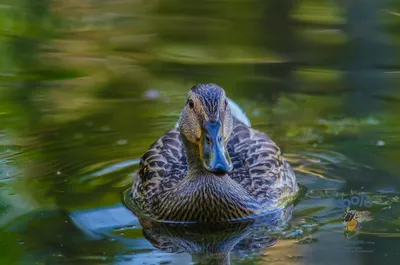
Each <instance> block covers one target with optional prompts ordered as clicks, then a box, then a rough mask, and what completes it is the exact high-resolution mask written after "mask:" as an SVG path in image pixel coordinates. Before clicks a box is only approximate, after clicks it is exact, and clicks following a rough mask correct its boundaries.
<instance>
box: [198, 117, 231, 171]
mask: <svg viewBox="0 0 400 265" xmlns="http://www.w3.org/2000/svg"><path fill="white" fill-rule="evenodd" d="M200 154H201V156H202V160H203V165H204V167H205V168H206V169H207V170H208V171H210V172H212V173H214V174H216V175H224V174H227V173H229V172H231V171H232V168H233V166H232V162H231V159H230V157H229V153H228V151H227V148H226V145H225V141H224V138H223V135H222V128H221V122H219V121H217V122H210V121H206V122H204V123H203V133H202V139H201V144H200Z"/></svg>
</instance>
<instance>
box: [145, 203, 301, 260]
mask: <svg viewBox="0 0 400 265" xmlns="http://www.w3.org/2000/svg"><path fill="white" fill-rule="evenodd" d="M292 211H293V206H289V207H287V208H285V209H281V210H277V211H274V212H271V213H268V214H266V215H263V216H259V217H254V218H251V219H246V220H241V221H235V222H224V223H216V224H212V225H210V224H208V225H205V224H181V223H180V224H178V223H161V222H155V221H151V220H148V219H144V218H139V221H140V224H141V225H142V227H143V234H144V237H145V238H146V239H147V240H148V241H149V242H150V243H151V244H152V245H153V246H154V247H156V248H158V249H160V250H161V251H165V252H175V253H176V252H187V253H189V254H191V255H192V257H193V262H194V263H195V264H207V265H226V264H230V259H231V258H230V253H231V252H232V251H243V252H245V253H250V252H254V251H257V250H260V249H265V248H268V247H271V246H273V245H274V244H275V243H276V242H277V241H278V238H279V236H278V235H277V233H274V231H276V229H277V228H278V227H281V226H283V225H284V224H286V223H287V221H288V220H290V218H291V216H292Z"/></svg>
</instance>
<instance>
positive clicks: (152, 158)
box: [138, 127, 187, 190]
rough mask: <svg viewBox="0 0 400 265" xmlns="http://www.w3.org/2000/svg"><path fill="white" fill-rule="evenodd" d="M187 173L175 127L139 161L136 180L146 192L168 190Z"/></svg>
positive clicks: (180, 141) (184, 156)
mask: <svg viewBox="0 0 400 265" xmlns="http://www.w3.org/2000/svg"><path fill="white" fill-rule="evenodd" d="M186 171H187V162H186V155H185V152H184V149H183V143H182V140H181V137H180V133H179V131H178V129H177V128H176V127H174V128H173V129H171V130H170V131H168V132H167V133H165V134H164V135H163V136H161V137H160V138H159V139H158V140H157V141H156V142H154V143H153V144H152V145H151V146H150V148H149V149H148V150H147V151H146V152H145V153H144V154H143V156H142V157H141V159H140V164H139V170H138V179H139V180H140V182H141V183H142V185H145V186H146V190H151V189H152V188H157V187H158V188H160V185H159V184H160V183H163V185H162V187H166V188H168V186H171V185H173V184H174V183H175V182H178V181H179V180H181V179H182V178H183V177H184V175H185V172H186Z"/></svg>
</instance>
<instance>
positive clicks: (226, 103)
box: [225, 99, 228, 109]
mask: <svg viewBox="0 0 400 265" xmlns="http://www.w3.org/2000/svg"><path fill="white" fill-rule="evenodd" d="M226 107H228V100H226V99H225V109H226Z"/></svg>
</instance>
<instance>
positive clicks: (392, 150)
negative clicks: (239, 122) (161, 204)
mask: <svg viewBox="0 0 400 265" xmlns="http://www.w3.org/2000/svg"><path fill="white" fill-rule="evenodd" d="M375 2H377V1H375ZM375 2H373V1H362V0H353V1H350V2H349V3H347V2H346V4H345V3H344V1H314V0H301V1H286V0H282V1H261V0H252V1H245V0H234V1H224V0H220V1H197V2H190V3H189V1H183V0H174V1H139V0H131V1H128V0H119V1H111V0H102V1H99V0H84V1H75V0H69V1H59V0H53V1H36V0H19V1H11V0H4V1H2V4H1V5H0V25H1V27H0V29H1V32H0V52H1V59H0V79H1V81H0V264H51V265H57V264H76V265H83V264H85V265H86V264H91V265H92V264H118V265H120V264H121V265H122V264H124V265H125V264H228V263H229V262H230V263H231V264H285V265H287V264H307V265H309V264H321V265H322V264H324V265H327V264H350V265H353V264H354V265H355V264H367V265H368V264H371V265H372V264H374V265H375V264H381V263H384V264H399V261H400V250H399V247H398V246H399V243H400V217H399V216H400V205H399V203H400V193H399V192H400V190H399V188H400V163H399V155H400V104H399V102H400V91H399V89H398V87H399V84H400V71H399V70H398V69H400V67H399V66H400V57H399V48H400V46H399V44H400V43H399V38H398V36H400V35H399V34H400V32H399V30H398V29H399V28H400V27H399V25H400V19H399V17H400V16H399V13H400V5H399V4H398V3H397V1H395V0H388V1H379V3H375ZM209 82H213V83H217V84H219V85H220V86H222V87H223V88H224V89H225V90H226V93H227V95H228V96H229V97H230V98H232V99H233V100H234V101H235V102H237V103H238V104H239V105H240V106H241V108H242V109H243V110H244V111H245V112H246V113H247V116H248V117H249V119H250V120H251V123H252V126H253V127H254V128H256V129H258V130H261V131H263V132H265V133H267V134H268V135H269V136H270V137H271V138H272V139H273V140H274V141H275V142H277V143H278V145H279V146H280V147H281V148H282V150H283V152H284V154H285V156H286V157H287V158H288V160H289V161H290V163H291V164H292V166H293V168H294V171H295V173H296V175H297V177H298V181H299V183H300V184H301V185H303V186H305V187H306V188H307V191H306V193H305V194H304V196H303V197H302V198H301V199H300V200H299V201H298V202H297V204H296V206H295V207H294V209H290V211H289V210H287V212H280V213H276V215H272V216H270V217H271V218H269V217H268V218H267V220H266V221H265V220H264V221H260V222H256V223H257V225H254V224H231V225H227V226H222V227H216V228H214V229H211V230H208V229H209V228H204V227H200V228H199V227H195V228H192V227H184V228H179V229H176V227H159V226H158V225H159V224H148V223H146V222H145V223H143V222H142V223H140V222H139V220H138V218H137V217H135V216H134V215H133V214H132V213H131V212H130V211H129V210H128V209H127V208H126V207H125V206H124V205H123V202H122V194H123V192H124V191H125V190H126V189H127V188H129V187H130V185H131V183H132V181H133V179H134V177H135V171H136V170H137V166H138V159H139V158H140V156H141V154H142V153H143V152H144V151H146V149H147V148H148V147H149V146H150V144H152V143H153V142H154V141H155V140H156V139H157V138H158V137H160V136H161V135H162V134H163V133H165V132H166V131H168V130H169V129H170V128H171V127H173V126H174V125H175V123H176V121H177V119H178V117H179V113H180V110H181V108H182V107H183V105H184V102H185V99H186V95H187V91H188V90H189V89H190V87H191V86H193V85H194V84H196V83H209ZM348 204H350V208H351V209H350V210H352V211H353V212H350V213H348V214H352V213H353V214H354V213H355V212H354V210H359V211H358V212H357V213H355V214H356V215H355V216H353V219H354V220H358V223H359V224H358V226H357V227H356V231H350V230H351V227H350V226H351V223H350V222H351V220H350V219H347V220H348V223H347V225H348V226H347V230H348V231H345V230H346V225H345V224H344V218H345V216H344V215H345V212H346V208H347V205H348ZM351 204H352V205H351ZM360 205H361V206H360ZM366 211H368V212H370V213H369V214H368V213H367V212H366ZM278 219H279V221H275V220H278ZM349 220H350V221H349Z"/></svg>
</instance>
